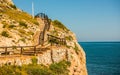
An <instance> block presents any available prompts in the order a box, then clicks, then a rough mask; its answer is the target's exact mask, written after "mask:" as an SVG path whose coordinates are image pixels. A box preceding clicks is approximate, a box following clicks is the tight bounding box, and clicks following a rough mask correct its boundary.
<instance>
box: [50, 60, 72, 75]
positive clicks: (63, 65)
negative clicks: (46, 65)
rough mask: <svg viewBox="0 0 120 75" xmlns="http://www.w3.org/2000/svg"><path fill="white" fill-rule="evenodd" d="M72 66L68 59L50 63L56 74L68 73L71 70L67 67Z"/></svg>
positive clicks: (65, 74)
mask: <svg viewBox="0 0 120 75" xmlns="http://www.w3.org/2000/svg"><path fill="white" fill-rule="evenodd" d="M68 66H70V62H69V63H68V61H61V62H59V63H54V64H51V65H50V69H51V70H52V71H53V72H54V73H55V74H56V75H68V72H69V70H68V69H67V67H68Z"/></svg>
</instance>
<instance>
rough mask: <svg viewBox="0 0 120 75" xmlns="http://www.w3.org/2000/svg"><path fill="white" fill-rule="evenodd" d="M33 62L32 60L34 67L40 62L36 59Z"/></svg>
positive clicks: (33, 58)
mask: <svg viewBox="0 0 120 75" xmlns="http://www.w3.org/2000/svg"><path fill="white" fill-rule="evenodd" d="M31 60H32V64H33V65H37V62H38V60H37V58H36V57H32V59H31Z"/></svg>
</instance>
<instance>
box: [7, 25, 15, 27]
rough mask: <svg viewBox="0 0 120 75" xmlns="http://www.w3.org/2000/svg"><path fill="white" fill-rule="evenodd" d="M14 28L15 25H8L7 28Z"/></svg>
mask: <svg viewBox="0 0 120 75" xmlns="http://www.w3.org/2000/svg"><path fill="white" fill-rule="evenodd" d="M14 27H16V26H15V25H9V26H8V28H14Z"/></svg>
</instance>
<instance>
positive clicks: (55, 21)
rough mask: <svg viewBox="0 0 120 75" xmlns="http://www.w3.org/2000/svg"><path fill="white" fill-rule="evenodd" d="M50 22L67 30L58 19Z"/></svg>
mask: <svg viewBox="0 0 120 75" xmlns="http://www.w3.org/2000/svg"><path fill="white" fill-rule="evenodd" d="M52 24H53V25H54V26H55V27H58V28H61V29H63V30H68V29H67V28H66V27H65V25H63V24H62V23H61V22H59V21H58V20H54V21H53V22H52Z"/></svg>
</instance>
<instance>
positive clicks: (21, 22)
mask: <svg viewBox="0 0 120 75" xmlns="http://www.w3.org/2000/svg"><path fill="white" fill-rule="evenodd" d="M19 25H20V26H23V27H25V28H27V24H26V23H25V22H23V21H20V22H19Z"/></svg>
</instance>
